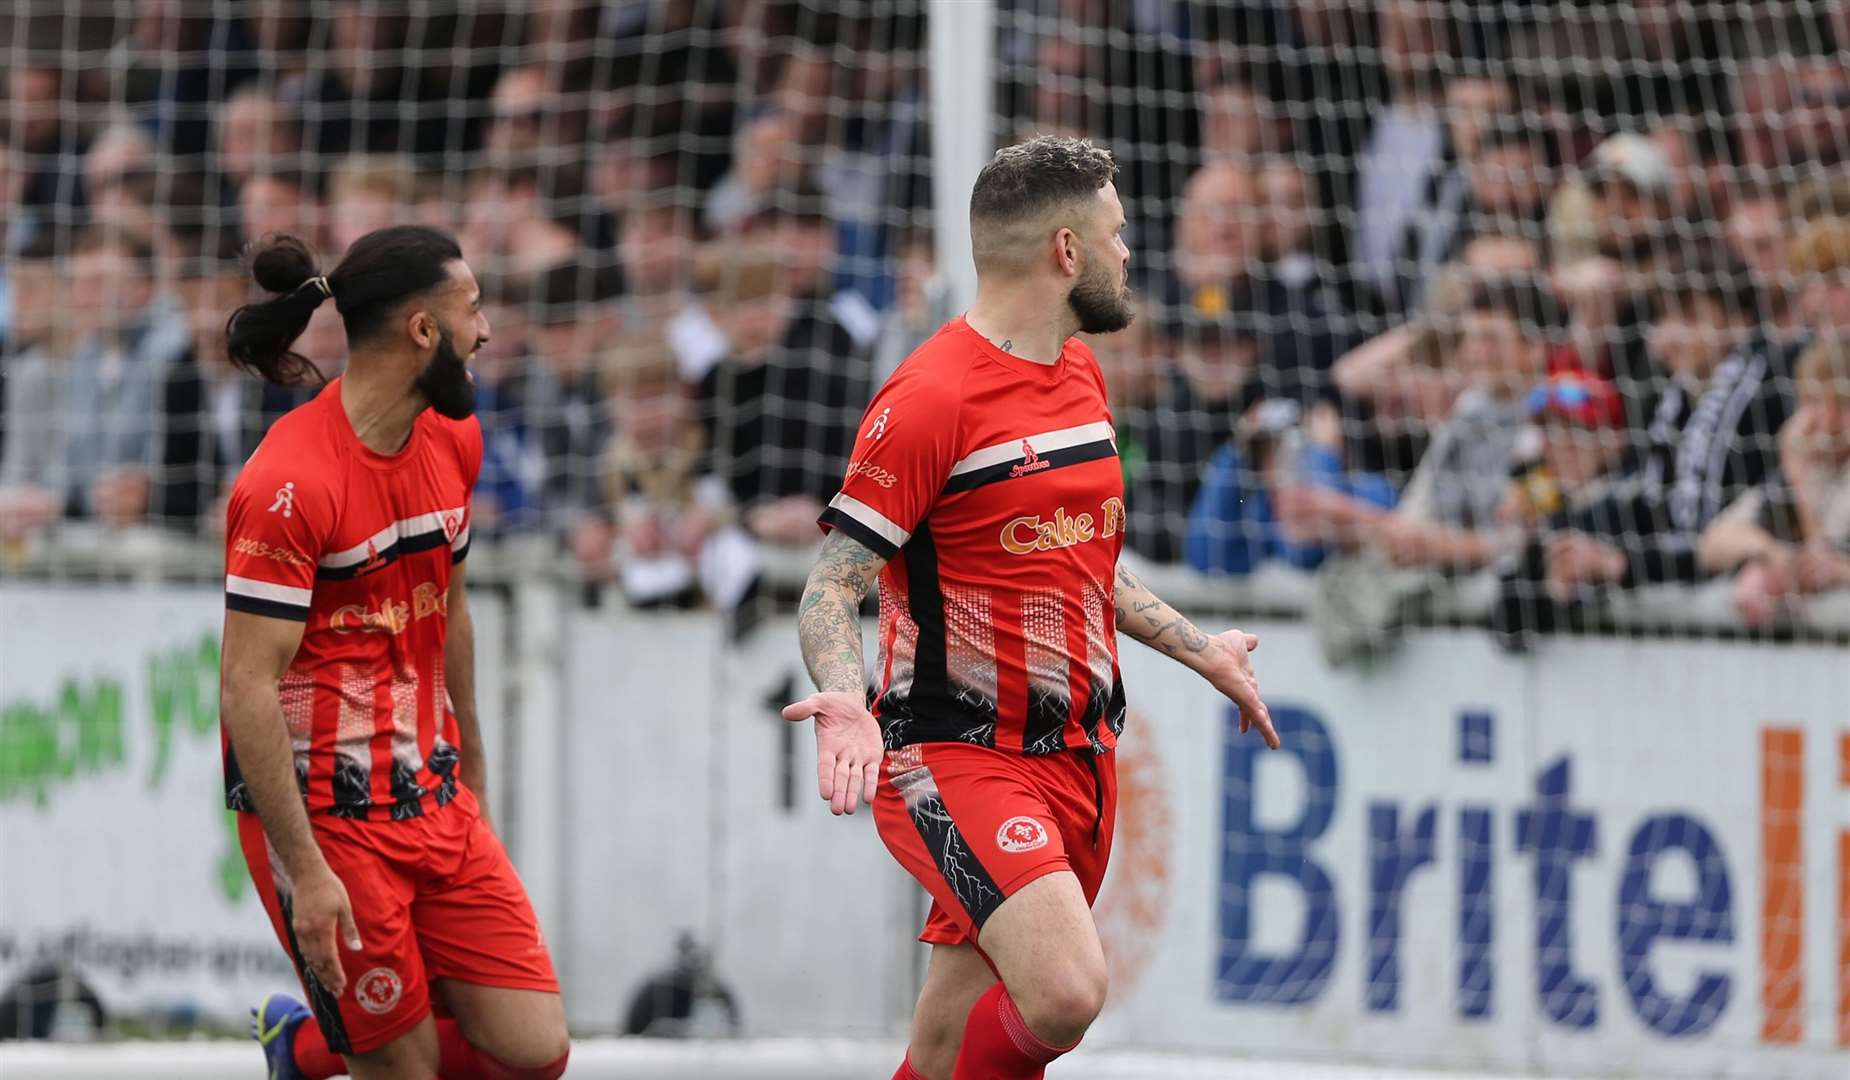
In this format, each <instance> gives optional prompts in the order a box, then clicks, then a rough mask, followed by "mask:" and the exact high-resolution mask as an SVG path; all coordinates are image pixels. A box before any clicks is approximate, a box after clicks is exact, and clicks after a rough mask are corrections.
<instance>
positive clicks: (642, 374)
mask: <svg viewBox="0 0 1850 1080" xmlns="http://www.w3.org/2000/svg"><path fill="white" fill-rule="evenodd" d="M598 376H599V381H600V383H601V384H602V386H603V390H604V394H605V396H607V397H613V398H615V397H628V396H631V395H636V394H647V393H650V392H657V391H661V390H669V389H674V388H676V387H679V386H681V385H683V384H682V382H681V369H680V365H679V364H678V363H677V362H676V359H675V354H674V348H673V347H672V346H671V345H669V343H668V339H667V338H665V337H663V336H662V335H661V334H654V333H651V334H642V335H637V336H631V337H625V338H622V339H620V340H619V341H618V342H617V343H616V344H615V345H613V346H611V348H610V349H609V350H608V351H607V352H605V353H604V355H603V357H602V359H601V360H600V361H599V364H598Z"/></svg>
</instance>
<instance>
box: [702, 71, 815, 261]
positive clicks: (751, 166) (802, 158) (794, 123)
mask: <svg viewBox="0 0 1850 1080" xmlns="http://www.w3.org/2000/svg"><path fill="white" fill-rule="evenodd" d="M837 75H838V72H837V69H836V66H835V65H834V64H833V63H832V62H831V61H830V58H829V54H828V52H827V51H826V50H825V49H823V48H819V47H815V46H810V45H805V46H804V47H801V48H797V49H794V50H792V51H791V52H789V53H788V54H786V55H785V56H783V57H782V58H781V59H780V60H779V61H778V62H777V75H776V77H775V79H774V80H773V84H772V88H771V92H770V94H769V95H768V98H767V101H768V106H767V108H766V110H765V111H764V112H761V113H760V114H758V115H757V116H754V117H752V118H751V119H749V120H747V121H745V123H744V124H742V125H741V126H740V128H739V132H738V140H737V143H736V145H735V146H734V149H733V166H732V169H731V171H730V172H728V173H727V174H726V177H725V178H724V179H722V180H721V181H720V182H719V184H718V185H717V186H716V187H715V188H714V189H713V190H712V192H710V193H709V194H708V196H707V205H706V215H705V216H706V225H707V227H708V228H710V229H712V230H714V231H716V232H726V231H730V230H732V229H736V228H740V227H742V226H743V225H744V224H745V222H746V221H747V220H748V219H749V218H750V217H751V216H752V215H753V214H755V213H757V212H758V211H759V210H761V209H763V208H764V206H765V205H766V204H767V203H768V202H769V199H770V196H771V194H772V193H773V192H774V191H776V190H778V189H780V188H790V187H795V186H798V185H799V184H800V183H801V182H802V181H803V180H804V179H805V178H806V177H809V178H813V175H814V174H813V173H812V172H811V170H812V169H814V168H815V167H816V166H817V165H818V164H819V163H820V161H821V159H822V157H823V155H824V152H825V151H826V149H827V148H828V143H829V140H830V138H831V136H832V135H833V134H834V131H833V129H834V128H835V127H836V125H835V124H833V123H832V122H831V121H832V117H831V115H830V112H829V108H830V101H831V98H832V97H833V96H835V95H834V91H835V89H836V79H837Z"/></svg>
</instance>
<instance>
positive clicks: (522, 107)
mask: <svg viewBox="0 0 1850 1080" xmlns="http://www.w3.org/2000/svg"><path fill="white" fill-rule="evenodd" d="M572 70H575V69H570V68H567V67H564V66H559V65H548V64H526V65H523V66H521V67H516V68H509V69H508V70H507V71H504V72H502V73H501V77H500V78H499V79H498V80H496V82H495V90H494V94H493V95H492V96H491V97H490V98H489V108H490V110H491V111H490V113H489V118H488V123H487V125H486V127H485V128H484V130H483V149H484V150H485V151H486V152H487V155H488V161H489V164H491V165H493V166H495V167H498V168H510V167H517V166H535V165H538V166H545V167H553V166H558V165H566V164H569V165H574V166H577V165H582V164H585V162H584V161H583V157H584V143H585V135H586V133H587V130H588V128H589V124H590V114H589V111H588V110H587V109H586V107H585V87H584V85H583V84H582V82H581V81H579V80H577V79H568V78H567V76H568V74H569V73H570V72H571V71H572Z"/></svg>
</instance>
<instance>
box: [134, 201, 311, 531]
mask: <svg viewBox="0 0 1850 1080" xmlns="http://www.w3.org/2000/svg"><path fill="white" fill-rule="evenodd" d="M196 243H197V245H198V246H197V247H196V248H195V249H194V250H193V251H191V252H189V253H188V254H187V257H185V258H182V259H181V260H180V261H179V266H180V268H181V269H180V280H179V291H180V299H181V305H182V308H183V311H184V314H185V319H186V326H187V331H188V334H189V338H190V340H189V343H188V348H187V350H186V351H185V352H184V353H182V354H181V355H180V356H179V357H178V358H177V359H176V360H175V361H174V363H173V364H172V366H171V367H170V368H169V369H168V370H167V372H166V375H165V377H164V378H163V379H162V381H161V385H160V389H159V396H158V400H157V405H158V413H157V416H158V421H159V424H160V429H159V432H158V436H157V438H158V448H157V451H156V452H157V455H158V457H157V462H156V469H155V476H154V489H153V493H152V495H151V496H150V499H149V503H150V506H149V513H150V516H151V517H152V518H154V520H155V521H156V522H158V523H159V524H162V525H166V526H169V527H173V528H180V529H191V528H193V527H194V526H195V524H202V525H203V526H204V527H205V528H206V529H208V530H210V531H214V532H217V531H219V530H221V529H222V528H223V525H224V499H225V497H226V496H227V495H228V494H229V492H230V490H231V481H232V480H233V479H235V478H236V476H237V473H238V470H239V469H241V468H242V467H243V465H244V462H245V461H246V460H247V459H248V458H249V457H250V455H251V451H253V450H255V449H256V448H257V443H258V441H259V440H261V439H262V438H263V435H264V433H265V432H266V431H268V430H269V428H270V425H271V424H272V423H273V422H275V420H276V418H277V417H278V416H281V415H282V414H283V413H284V412H285V411H287V410H288V409H289V408H290V407H291V406H292V405H293V404H295V399H296V398H297V397H299V396H302V395H303V394H306V393H312V392H313V391H315V390H319V389H320V386H319V385H318V384H317V385H314V386H311V387H305V388H303V389H302V391H301V392H300V393H299V394H291V393H289V392H288V391H287V390H284V389H283V388H281V387H277V386H274V385H272V384H270V383H265V382H259V381H257V380H254V379H252V378H250V377H249V376H247V375H245V374H244V373H242V372H240V371H238V369H236V368H234V367H232V365H231V361H230V358H229V357H228V356H227V355H226V353H225V320H226V317H227V313H228V312H230V311H231V310H233V309H234V308H236V307H237V306H238V305H240V304H243V303H244V302H246V301H247V300H248V299H250V296H249V293H250V276H249V273H248V272H247V271H246V270H245V268H244V265H243V263H242V261H241V260H240V259H239V256H238V245H237V243H236V241H235V239H234V238H233V237H232V236H231V234H229V233H227V232H222V231H221V232H216V233H214V234H210V236H206V235H201V236H200V237H199V238H198V239H197V241H196ZM308 355H310V356H311V358H312V354H308ZM202 519H203V521H202Z"/></svg>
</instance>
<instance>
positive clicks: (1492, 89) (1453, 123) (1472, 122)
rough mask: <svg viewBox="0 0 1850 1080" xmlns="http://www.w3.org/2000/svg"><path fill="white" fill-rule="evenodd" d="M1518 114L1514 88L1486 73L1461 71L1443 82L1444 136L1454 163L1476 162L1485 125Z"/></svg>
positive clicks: (1499, 121) (1498, 122)
mask: <svg viewBox="0 0 1850 1080" xmlns="http://www.w3.org/2000/svg"><path fill="white" fill-rule="evenodd" d="M1520 115H1521V113H1520V112H1519V111H1518V108H1517V101H1516V92H1515V90H1514V88H1512V87H1511V86H1510V84H1509V83H1508V82H1506V81H1505V80H1503V79H1501V78H1498V77H1496V76H1494V75H1492V74H1490V73H1488V72H1486V71H1482V70H1479V71H1468V72H1462V73H1460V74H1458V75H1454V76H1453V77H1452V78H1451V79H1449V80H1447V81H1446V84H1445V137H1446V142H1447V146H1448V147H1449V148H1450V150H1451V154H1452V158H1453V160H1454V161H1471V160H1473V159H1475V158H1476V157H1477V153H1478V141H1479V139H1480V138H1481V137H1482V134H1483V132H1484V130H1485V128H1486V127H1487V126H1496V125H1498V124H1501V123H1503V122H1504V121H1505V119H1506V118H1509V117H1515V116H1520Z"/></svg>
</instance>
